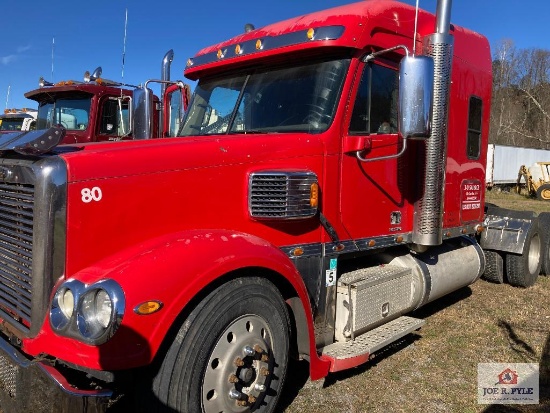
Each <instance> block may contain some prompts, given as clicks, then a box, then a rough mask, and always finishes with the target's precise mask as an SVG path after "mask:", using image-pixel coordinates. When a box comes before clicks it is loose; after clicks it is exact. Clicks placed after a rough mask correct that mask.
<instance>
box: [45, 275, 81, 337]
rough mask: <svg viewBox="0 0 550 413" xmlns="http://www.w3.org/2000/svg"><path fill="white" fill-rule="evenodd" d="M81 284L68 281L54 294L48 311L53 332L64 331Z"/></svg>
mask: <svg viewBox="0 0 550 413" xmlns="http://www.w3.org/2000/svg"><path fill="white" fill-rule="evenodd" d="M81 287H82V284H81V283H79V282H76V281H74V280H71V281H68V282H66V283H65V284H63V286H61V288H59V290H57V292H56V293H55V295H54V297H53V300H52V306H51V309H50V322H51V324H52V327H53V328H54V329H55V330H58V331H60V330H64V329H65V328H66V327H67V326H68V325H69V323H70V321H71V319H72V318H73V316H74V312H75V296H78V294H79V290H80V289H81Z"/></svg>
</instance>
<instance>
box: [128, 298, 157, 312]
mask: <svg viewBox="0 0 550 413" xmlns="http://www.w3.org/2000/svg"><path fill="white" fill-rule="evenodd" d="M161 308H162V303H161V302H160V301H154V300H153V301H145V302H144V303H141V304H140V305H138V306H137V307H136V308H135V309H134V312H135V313H136V314H139V315H149V314H153V313H156V312H157V311H159V310H160V309H161Z"/></svg>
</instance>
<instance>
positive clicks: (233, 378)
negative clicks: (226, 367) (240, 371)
mask: <svg viewBox="0 0 550 413" xmlns="http://www.w3.org/2000/svg"><path fill="white" fill-rule="evenodd" d="M238 381H239V378H238V377H237V376H235V375H234V374H232V375H230V376H229V383H238Z"/></svg>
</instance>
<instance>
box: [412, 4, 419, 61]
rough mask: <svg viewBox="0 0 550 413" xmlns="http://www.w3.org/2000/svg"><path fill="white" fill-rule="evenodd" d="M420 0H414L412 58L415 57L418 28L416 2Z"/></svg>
mask: <svg viewBox="0 0 550 413" xmlns="http://www.w3.org/2000/svg"><path fill="white" fill-rule="evenodd" d="M419 1H420V0H416V11H415V13H414V33H413V56H416V30H417V26H418V2H419Z"/></svg>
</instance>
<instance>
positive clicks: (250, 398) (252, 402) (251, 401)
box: [248, 396, 256, 404]
mask: <svg viewBox="0 0 550 413" xmlns="http://www.w3.org/2000/svg"><path fill="white" fill-rule="evenodd" d="M255 402H256V398H255V397H254V396H248V403H250V404H254V403H255Z"/></svg>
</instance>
